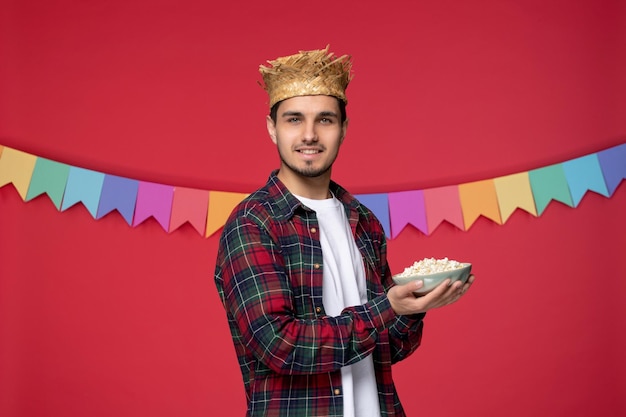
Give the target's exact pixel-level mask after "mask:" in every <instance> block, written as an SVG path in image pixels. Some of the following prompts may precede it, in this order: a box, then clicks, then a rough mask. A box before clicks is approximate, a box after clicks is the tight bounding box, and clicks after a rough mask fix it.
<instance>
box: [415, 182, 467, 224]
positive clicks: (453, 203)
mask: <svg viewBox="0 0 626 417" xmlns="http://www.w3.org/2000/svg"><path fill="white" fill-rule="evenodd" d="M424 206H425V207H426V221H427V223H428V234H431V233H432V232H433V231H434V230H435V229H436V228H437V226H439V225H440V224H441V223H442V222H443V221H444V220H445V221H447V222H448V223H450V224H452V225H453V226H456V227H457V228H459V229H461V230H465V225H464V223H463V211H462V210H461V200H460V199H459V186H458V185H448V186H446V187H438V188H429V189H426V190H424Z"/></svg>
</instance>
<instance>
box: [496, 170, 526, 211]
mask: <svg viewBox="0 0 626 417" xmlns="http://www.w3.org/2000/svg"><path fill="white" fill-rule="evenodd" d="M493 185H494V186H495V188H496V195H497V196H498V205H499V206H500V215H501V216H502V222H503V223H504V222H506V221H507V220H508V218H509V217H510V216H511V214H513V212H514V211H515V209H517V208H521V209H523V210H526V211H527V212H529V213H530V214H532V215H533V216H536V215H537V209H536V208H535V200H534V199H533V191H532V190H531V188H530V180H529V179H528V172H520V173H519V174H512V175H506V176H503V177H498V178H494V180H493Z"/></svg>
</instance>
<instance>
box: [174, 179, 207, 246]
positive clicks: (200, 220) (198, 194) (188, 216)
mask: <svg viewBox="0 0 626 417" xmlns="http://www.w3.org/2000/svg"><path fill="white" fill-rule="evenodd" d="M208 208H209V191H208V190H197V189H194V188H184V187H176V188H174V199H173V201H172V216H171V218H170V228H169V231H170V232H172V231H174V230H176V229H177V228H179V227H180V226H182V225H183V224H184V223H185V222H189V224H190V225H191V226H193V228H194V229H196V230H197V231H198V233H200V235H201V236H204V232H205V230H206V219H207V210H208Z"/></svg>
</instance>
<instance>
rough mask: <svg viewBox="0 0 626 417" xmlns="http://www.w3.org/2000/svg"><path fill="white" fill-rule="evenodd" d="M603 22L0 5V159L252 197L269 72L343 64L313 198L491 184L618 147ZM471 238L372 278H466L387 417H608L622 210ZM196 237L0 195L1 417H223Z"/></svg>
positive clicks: (406, 251) (507, 6)
mask: <svg viewBox="0 0 626 417" xmlns="http://www.w3.org/2000/svg"><path fill="white" fill-rule="evenodd" d="M624 39H626V6H625V3H624V2H623V1H619V0H613V1H611V0H600V1H597V0H585V1H577V2H572V1H568V0H567V1H566V0H562V1H515V2H514V1H502V0H480V1H473V2H467V1H454V0H441V1H437V2H434V1H398V2H389V3H385V4H383V2H368V1H343V2H335V3H306V4H303V3H293V2H252V1H239V2H223V3H219V4H212V3H210V2H201V1H188V0H187V1H178V2H164V1H146V0H130V1H129V0H125V1H121V0H116V1H108V2H98V1H83V2H77V1H69V0H66V1H62V0H47V1H44V0H39V1H34V0H33V1H28V2H23V1H17V0H15V1H10V0H4V1H2V12H1V13H0V144H3V145H6V146H9V147H13V148H16V149H20V150H23V151H26V152H29V153H32V154H34V155H37V156H42V157H46V158H50V159H53V160H56V161H59V162H64V163H67V164H70V165H74V166H80V167H85V168H89V169H92V170H96V171H100V172H105V173H109V174H116V175H121V176H125V177H130V178H135V179H139V180H145V181H153V182H159V183H164V184H171V185H179V186H187V187H195V188H203V189H210V190H225V191H236V192H249V191H252V190H253V189H255V188H256V187H257V186H259V185H261V184H262V183H264V182H265V179H266V177H267V175H268V174H269V172H270V170H271V169H273V168H276V167H277V165H278V162H277V156H276V151H275V148H274V146H273V145H272V143H271V142H270V140H269V138H268V137H267V133H266V132H265V121H264V117H265V114H266V112H267V107H266V103H267V98H266V96H265V93H264V92H263V91H262V89H261V88H259V86H258V85H257V81H258V80H259V76H258V73H257V68H258V65H259V64H262V63H264V62H265V61H266V60H267V59H272V58H275V57H277V56H280V55H286V54H291V53H294V52H296V51H297V50H300V49H316V48H321V47H324V46H326V44H330V45H331V49H332V50H333V51H335V52H336V53H337V54H344V53H349V54H352V55H353V57H354V69H355V78H354V80H353V82H352V84H351V86H350V88H349V89H348V97H349V100H350V103H349V105H348V115H349V117H350V118H351V123H350V129H349V131H348V136H347V139H346V142H345V144H344V146H343V148H342V153H341V155H340V157H339V160H338V162H337V164H336V167H335V170H334V178H335V179H336V180H337V181H338V182H340V183H341V184H343V185H344V186H346V187H347V188H348V189H350V190H351V191H352V192H354V193H357V194H358V193H374V192H392V191H400V190H409V189H421V188H430V187H436V186H443V185H451V184H460V183H464V182H469V181H474V180H481V179H487V178H495V177H497V176H500V175H506V174H511V173H517V172H523V171H528V170H531V169H535V168H538V167H542V166H546V165H550V164H553V163H558V162H563V161H566V160H569V159H573V158H576V157H579V156H583V155H586V154H589V153H593V152H596V151H600V150H602V149H605V148H608V147H610V146H614V145H618V144H620V143H623V142H624V139H625V135H626V119H624V114H625V112H626V77H625V75H624V74H626V48H625V47H624ZM624 187H625V186H624V184H623V183H622V185H621V186H620V187H618V189H617V190H616V191H615V194H614V195H613V196H612V197H611V198H605V197H603V196H600V195H598V194H595V193H593V192H589V193H587V195H586V196H585V197H584V199H583V200H582V202H581V203H580V204H579V206H578V207H576V208H570V207H567V206H565V205H563V204H561V203H558V202H553V203H551V204H550V205H549V206H548V208H547V209H546V211H545V212H544V213H543V214H542V215H541V216H539V217H534V216H532V215H530V214H528V213H526V212H524V211H521V210H518V211H516V212H515V213H514V214H513V216H512V217H511V218H510V219H509V220H508V221H507V222H506V223H505V224H504V225H497V224H495V223H493V222H491V221H490V220H487V219H485V218H482V217H481V218H479V219H478V221H477V222H476V223H475V224H474V225H473V226H472V227H471V228H470V229H469V231H460V230H458V229H456V228H454V227H453V226H451V225H449V224H447V223H444V224H442V225H441V226H440V227H439V228H438V229H436V230H435V231H434V233H433V234H432V235H431V236H425V235H423V234H421V233H420V232H419V231H417V230H416V229H414V228H412V227H408V228H407V229H405V230H404V231H403V232H402V233H401V235H400V236H399V237H397V238H396V239H394V240H392V241H390V243H389V252H390V253H389V256H390V262H391V267H392V271H393V272H399V271H400V270H401V269H402V268H403V267H404V266H406V265H407V264H409V263H411V262H413V261H414V260H417V259H421V258H423V257H430V256H433V257H443V256H448V257H451V258H454V259H458V260H462V261H471V262H472V263H473V264H474V272H475V274H476V276H477V282H476V284H475V286H474V288H473V289H472V291H471V293H470V294H468V296H467V297H466V298H464V299H463V300H462V301H461V302H459V303H458V304H456V305H454V306H451V307H448V308H445V309H442V310H438V311H433V312H432V313H431V314H429V316H428V318H427V323H426V327H425V335H424V341H423V346H422V348H421V349H420V350H418V352H417V353H416V354H415V355H414V356H412V357H411V358H409V359H408V360H406V361H404V362H403V363H401V364H399V365H397V366H396V367H395V379H396V383H397V386H398V389H399V392H400V395H401V397H402V399H403V402H404V405H405V408H406V410H407V412H408V414H409V415H411V416H415V415H428V416H450V415H454V414H458V415H464V416H501V415H508V416H531V415H532V416H536V415H545V416H568V417H571V416H589V415H606V416H609V415H610V416H617V415H624V414H625V413H626V397H624V395H623V394H624V392H626V362H625V360H624V354H623V352H624V350H625V349H626V335H625V333H624V329H625V326H624V317H625V315H626V306H625V304H624V303H623V301H622V298H623V294H625V293H626V280H625V278H626V263H624V261H623V259H624V254H625V253H626V217H625V216H624V208H625V207H626V189H625V188H624ZM216 250H217V235H214V236H212V237H210V238H208V239H207V238H203V237H201V236H200V235H199V234H198V233H197V232H196V231H195V230H194V229H193V228H191V227H190V226H189V225H185V226H183V227H182V228H181V229H179V230H177V231H175V232H173V233H171V234H168V233H166V232H165V231H163V229H162V228H161V227H160V226H159V224H158V223H157V222H156V221H154V219H149V220H148V221H146V222H144V223H142V224H141V225H139V226H138V227H136V228H132V227H129V226H128V225H127V224H126V223H125V221H124V220H123V218H122V217H121V216H120V215H119V214H118V213H112V214H109V215H107V216H105V217H104V218H102V219H101V220H98V221H96V220H94V219H93V218H92V217H91V216H90V214H89V213H88V212H87V210H86V209H85V208H84V207H83V206H82V205H80V204H79V205H76V206H73V207H71V208H70V209H68V210H66V211H64V212H58V211H57V210H56V209H55V207H54V205H53V204H52V202H51V201H50V200H49V199H48V198H47V197H45V196H41V197H38V198H36V199H34V200H32V201H30V202H27V203H24V202H23V201H22V200H21V198H20V197H19V195H18V193H17V192H16V190H15V189H14V188H13V186H5V187H2V188H0V415H2V416H6V417H16V416H29V417H30V416H63V417H72V416H86V415H89V416H93V417H96V416H111V415H116V416H144V415H150V416H180V415H185V416H189V417H191V416H204V415H233V416H237V415H240V416H241V415H243V414H244V412H245V401H244V392H243V384H242V382H241V376H240V374H239V370H238V367H237V363H236V358H235V354H234V350H233V348H232V343H231V340H230V336H229V333H228V329H227V326H226V319H225V315H224V313H223V309H222V307H221V305H220V303H219V300H218V297H217V294H216V290H215V287H214V284H213V276H212V273H213V268H214V258H215V254H216Z"/></svg>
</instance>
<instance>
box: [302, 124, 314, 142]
mask: <svg viewBox="0 0 626 417" xmlns="http://www.w3.org/2000/svg"><path fill="white" fill-rule="evenodd" d="M302 139H303V140H304V141H306V142H312V141H317V129H316V128H315V122H306V123H304V132H303V135H302Z"/></svg>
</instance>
